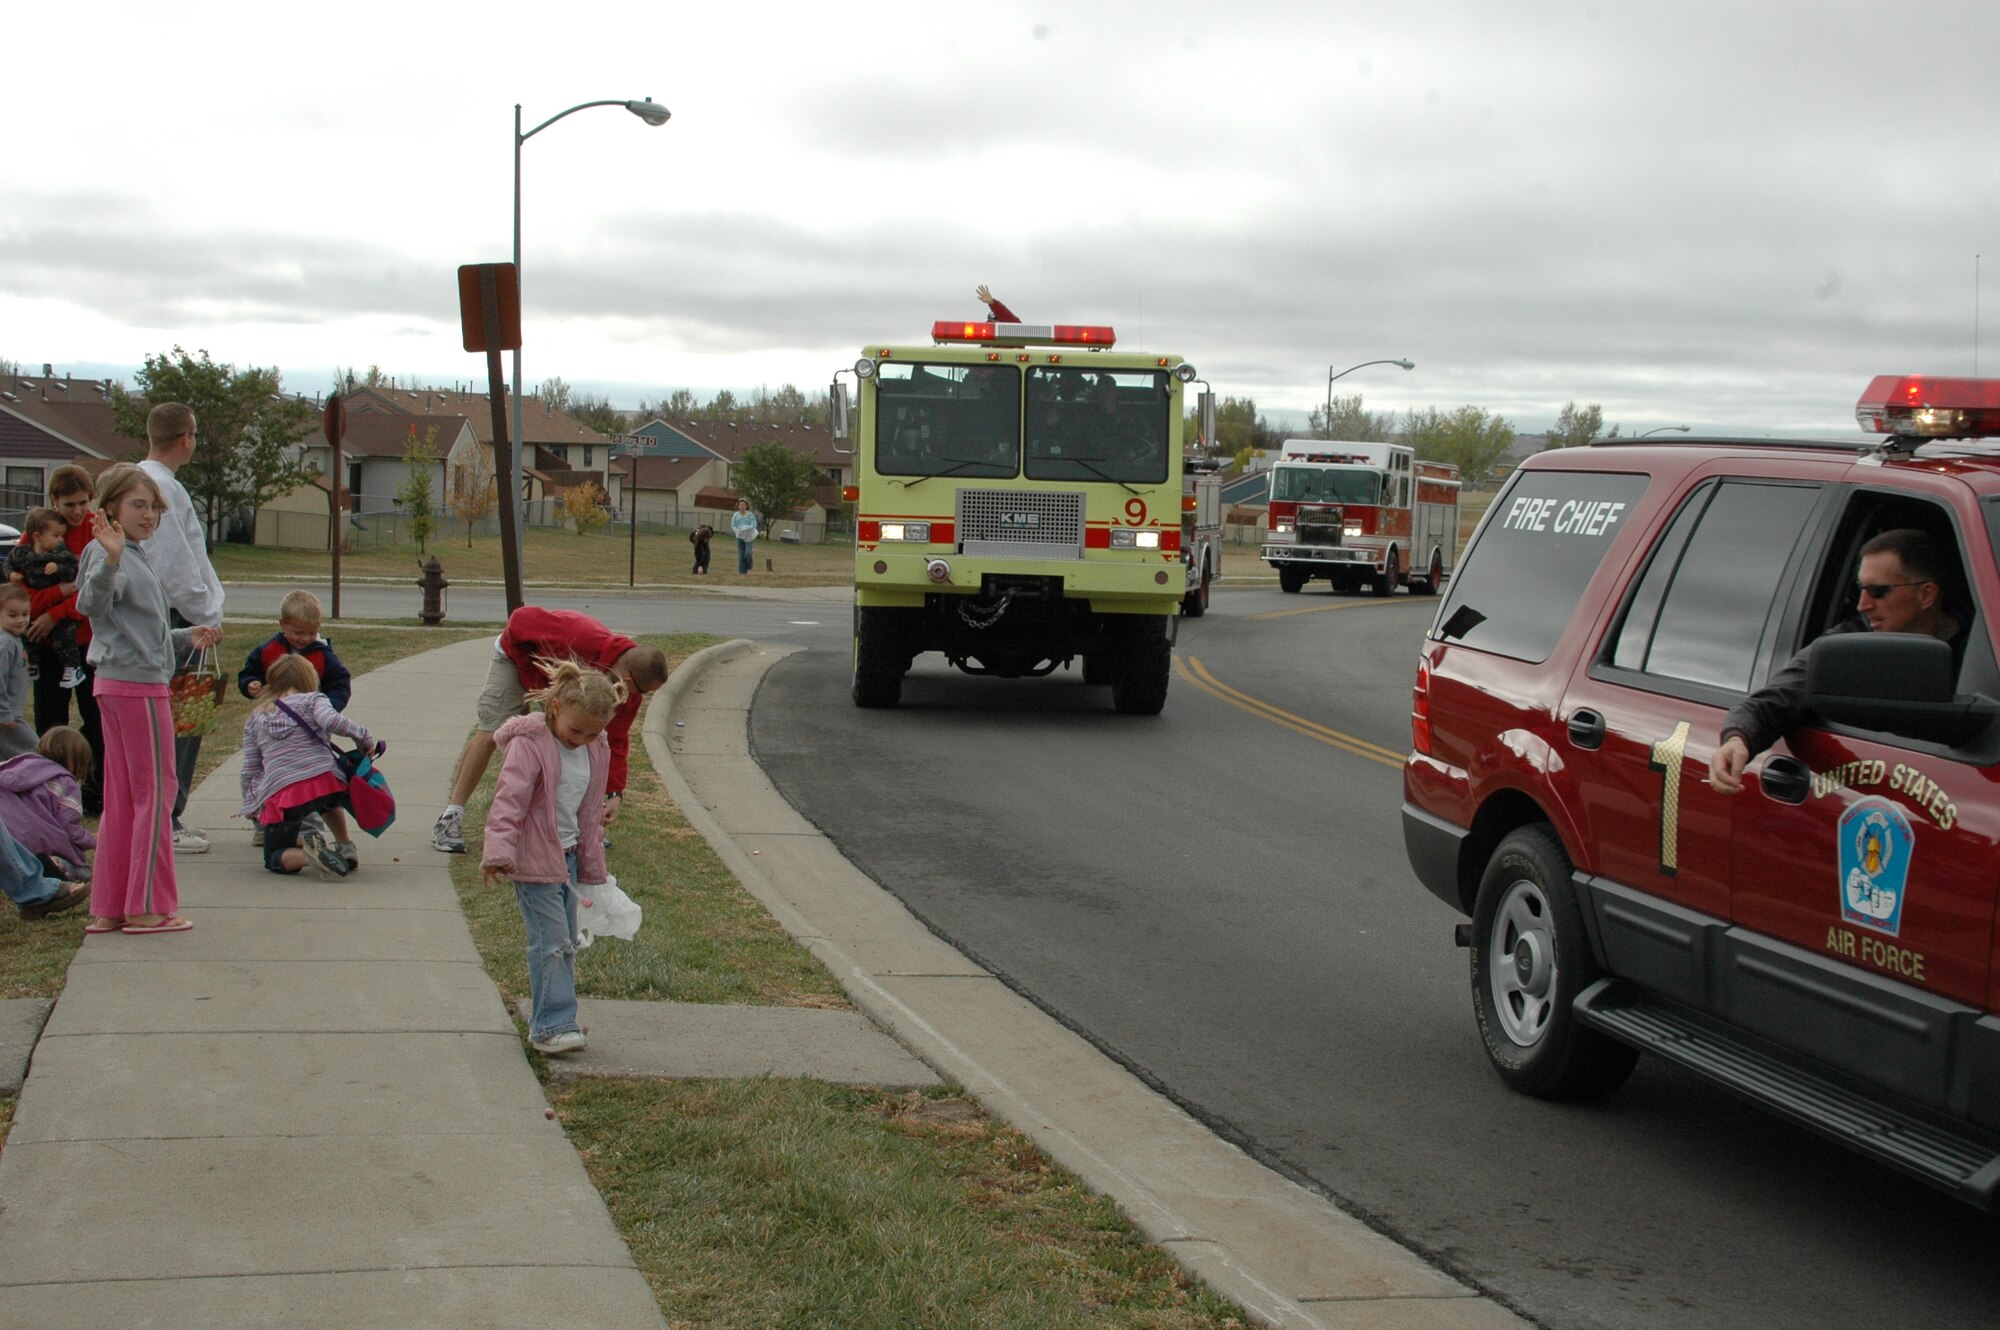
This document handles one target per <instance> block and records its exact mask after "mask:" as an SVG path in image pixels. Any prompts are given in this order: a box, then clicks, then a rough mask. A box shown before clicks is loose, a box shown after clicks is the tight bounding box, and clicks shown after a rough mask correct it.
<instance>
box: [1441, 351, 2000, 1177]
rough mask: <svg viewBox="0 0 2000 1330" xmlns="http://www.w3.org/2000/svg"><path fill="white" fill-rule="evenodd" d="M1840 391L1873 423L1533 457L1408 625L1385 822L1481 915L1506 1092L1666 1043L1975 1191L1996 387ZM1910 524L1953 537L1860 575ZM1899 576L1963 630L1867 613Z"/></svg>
mask: <svg viewBox="0 0 2000 1330" xmlns="http://www.w3.org/2000/svg"><path fill="white" fill-rule="evenodd" d="M1857 414H1858V416H1859V417H1860V420H1861V423H1862V425H1863V427H1864V429H1865V430H1868V431H1871V432H1872V433H1874V434H1877V435H1882V436H1886V438H1884V439H1883V440H1882V441H1880V442H1879V444H1877V443H1871V442H1868V441H1861V442H1856V443H1837V442H1781V441H1775V440H1769V439H1762V440H1748V439H1692V438H1690V439H1676V440H1674V441H1672V442H1662V441H1658V440H1647V441H1644V442H1641V441H1636V440H1630V441H1628V440H1618V439H1612V440H1600V441H1598V442H1596V443H1593V444H1591V445H1590V446H1588V447H1583V448H1572V449H1565V450H1557V451H1551V452H1545V453H1542V454H1540V455H1538V456H1536V457H1533V458H1531V459H1530V460H1529V461H1528V462H1527V464H1526V465H1524V466H1523V467H1522V468H1521V469H1520V470H1519V471H1518V472H1517V473H1516V474H1515V475H1514V476H1513V477H1512V479H1511V480H1510V481H1509V482H1508V484H1507V485H1506V487H1505V489H1504V490H1503V491H1502V492H1501V493H1500V495H1499V496H1498V497H1497V498H1496V500H1495V501H1494V503H1493V506H1492V508H1491V509H1490V510H1489V511H1488V512H1487V514H1486V516H1485V518H1484V519H1483V520H1482V521H1481V523H1480V526H1479V529H1478V531H1477V532H1476V533H1475V534H1474V536H1473V538H1472V542H1471V544H1470V545H1469V546H1468V548H1467V550H1466V552H1465V555H1464V558H1463V561H1462V563H1461V565H1460V568H1459V571H1458V574H1457V576H1456V577H1454V578H1453V579H1452V581H1451V584H1450V587H1449V594H1448V595H1447V596H1446V598H1445V599H1444V600H1443V601H1442V602H1441V603H1440V605H1439V607H1438V613H1437V617H1436V620H1435V621H1434V622H1433V624H1432V626H1431V628H1430V631H1429V633H1428V635H1427V637H1426V640H1425V642H1424V646H1423V651H1422V656H1421V659H1420V661H1419V664H1418V668H1417V678H1416V693H1415V702H1414V708H1413V715H1412V730H1413V740H1414V742H1413V751H1412V753H1411V754H1410V758H1409V761H1408V763H1407V765H1406V766H1405V768H1404V777H1403V790H1404V804H1403V829H1404V839H1405V844H1406V846H1407V848H1408V851H1409V857H1410V863H1411V865H1412V866H1413V867H1414V868H1415V870H1416V873H1417V876H1418V878H1419V879H1421V881H1422V882H1423V883H1424V885H1425V886H1426V887H1428V888H1429V889H1430V890H1431V891H1432V892H1433V893H1434V894H1436V895H1437V896H1439V897H1441V898H1442V899H1443V900H1444V901H1445V902H1446V903H1447V904H1448V905H1450V906H1452V907H1453V908H1454V909H1456V910H1458V911H1460V912H1461V913H1463V914H1465V915H1467V916H1469V917H1470V919H1471V923H1470V924H1469V925H1466V924H1460V925H1459V926H1458V938H1459V941H1460V943H1461V945H1469V947H1470V950H1471V961H1472V963H1471V971H1472V1004H1473V1010H1474V1014H1475V1016H1476V1018H1477V1023H1478V1028H1479V1032H1480V1035H1481V1037H1482V1039H1483V1041H1484V1043H1485V1047H1486V1051H1487V1054H1488V1055H1489V1057H1490V1058H1491V1061H1492V1063H1493V1066H1494V1068H1495V1069H1496V1070H1497V1071H1498V1072H1499V1074H1500V1076H1501V1078H1502V1079H1503V1080H1504V1081H1506V1082H1507V1083H1508V1084H1509V1085H1511V1086H1513V1087H1514V1088H1516V1089H1518V1090H1521V1091H1523V1092H1525V1093H1528V1094H1533V1095H1540V1096H1544V1097H1549V1098H1571V1099H1581V1098H1588V1097H1591V1096H1594V1095H1599V1094H1604V1093H1606V1092H1609V1091H1610V1090H1613V1089H1615V1088H1616V1087H1617V1086H1618V1085H1619V1084H1620V1083H1621V1082H1622V1081H1623V1080H1624V1078H1625V1076H1626V1075H1627V1074H1628V1073H1629V1072H1630V1070H1631V1068H1632V1066H1633V1063H1634V1061H1635V1060H1636V1059H1637V1057H1638V1055H1639V1054H1640V1053H1641V1052H1647V1053H1653V1054H1656V1055H1658V1056H1661V1057H1665V1058H1671V1059H1672V1060H1674V1061H1675V1062H1678V1063H1680V1064H1682V1065H1683V1066H1685V1067H1688V1068H1690V1069H1692V1070H1694V1071H1697V1072H1700V1073H1702V1074H1704V1075H1706V1076H1708V1077H1711V1078H1713V1079H1714V1080H1715V1081H1717V1082H1720V1083H1721V1084H1722V1085H1723V1086H1725V1087H1727V1088H1728V1089H1730V1090H1731V1091H1734V1092H1735V1093H1737V1094H1740V1095H1743V1096H1746V1097H1748V1098H1750V1099H1753V1100H1755V1101H1757V1102H1759V1103H1761V1104H1764V1105H1765V1106H1767V1107H1769V1108H1772V1109H1774V1110H1776V1111H1778V1112H1780V1113H1782V1114H1785V1115H1786V1116H1788V1117H1790V1118H1792V1119H1793V1120H1794V1121H1796V1122H1799V1123H1801V1124H1803V1125H1805V1126H1808V1127H1810V1128H1812V1129H1814V1130H1816V1131H1819V1132H1821V1133H1824V1134H1825V1135H1827V1136H1829V1137H1831V1138H1833V1139H1835V1140H1837V1141H1839V1142H1841V1143H1843V1144H1845V1145H1847V1146H1850V1147H1852V1148H1853V1149H1855V1150H1858V1151H1861V1152H1862V1153H1864V1154H1867V1155H1869V1156H1871V1157H1873V1158H1875V1159H1877V1160H1879V1161H1881V1162H1883V1163H1885V1164H1888V1165H1890V1166H1892V1167H1895V1168H1898V1169H1901V1170H1903V1171H1905V1172H1907V1173H1910V1174H1912V1175H1914V1176H1916V1177H1918V1178H1920V1179H1922V1180H1923V1181H1925V1182H1928V1183H1930V1184H1931V1185H1933V1186H1937V1187H1940V1188H1943V1189H1945V1190H1947V1191H1949V1192H1951V1193H1953V1194H1954V1195H1956V1196H1958V1197H1960V1198H1961V1199H1963V1200H1966V1201H1968V1202H1970V1203H1972V1204H1974V1205H1977V1206H1980V1207H1981V1208H1984V1209H1988V1210H1992V1209H1994V1208H1995V1207H1996V1202H2000V1016H1996V1014H1995V1013H1996V1012H2000V926H1996V925H2000V916H1997V915H1996V905H2000V663H1996V655H1995V643H1996V635H1995V615H1996V613H2000V562H1996V555H2000V380H1985V379H1938V378H1919V377H1894V376H1887V377H1883V378H1878V379H1876V380H1875V381H1874V382H1873V383H1872V384H1870V385H1869V388H1868V391H1867V392H1866V393H1865V394H1864V395H1863V396H1862V398H1861V401H1860V404H1859V406H1858V408H1857ZM1989 439H1990V440H1992V441H1991V442H1989V441H1988V440H1989ZM1912 531H1915V532H1921V533H1924V538H1921V543H1922V544H1924V546H1925V547H1926V548H1927V549H1928V550H1929V552H1930V554H1931V555H1932V556H1933V559H1934V561H1935V562H1936V563H1938V564H1939V565H1940V566H1938V567H1936V568H1935V569H1921V570H1918V573H1921V576H1919V575H1918V573H1909V572H1906V573H1905V574H1904V575H1903V576H1901V577H1898V578H1897V579H1895V584H1894V585H1889V586H1885V585H1882V581H1883V580H1887V579H1881V578H1880V574H1879V572H1871V573H1870V574H1869V577H1875V578H1877V579H1878V580H1876V581H1874V582H1872V583H1871V582H1869V580H1868V578H1865V577H1864V576H1863V563H1864V560H1867V559H1871V558H1873V559H1880V558H1881V557H1882V556H1880V555H1877V554H1874V553H1873V551H1872V550H1871V551H1869V552H1867V553H1864V550H1863V547H1864V546H1867V545H1869V543H1870V542H1871V541H1872V540H1874V539H1875V538H1876V537H1878V536H1884V537H1886V538H1887V539H1890V540H1895V539H1904V540H1907V538H1908V535H1909V533H1910V532H1912ZM1890 533H1893V534H1890ZM1882 566H1883V565H1882V564H1880V563H1879V562H1878V563H1873V564H1871V565H1870V567H1871V568H1873V569H1878V570H1879V568H1881V567H1882ZM1891 566H1894V565H1893V564H1892V565H1891ZM1898 594H1909V595H1913V596H1921V597H1924V598H1926V603H1927V604H1930V603H1934V604H1937V605H1940V606H1945V607H1949V610H1950V616H1951V622H1952V623H1954V624H1956V625H1957V629H1958V630H1957V632H1956V635H1955V637H1954V639H1953V640H1952V641H1950V642H1947V641H1944V640H1941V636H1940V635H1939V634H1937V633H1928V634H1927V633H1919V632H1910V631H1903V632H1896V631H1872V632H1871V631H1866V630H1865V626H1864V625H1860V624H1856V623H1854V622H1853V619H1854V616H1855V613H1856V610H1857V608H1862V609H1867V608H1869V607H1870V606H1872V605H1875V604H1876V603H1878V601H1880V600H1886V598H1887V597H1890V596H1894V595H1898ZM1932 598H1934V600H1933V599H1932ZM1857 628H1862V629H1863V630H1862V631H1856V629H1857ZM1795 657H1798V658H1799V662H1800V664H1799V665H1798V666H1797V667H1796V668H1793V667H1792V666H1793V664H1794V658H1795ZM1781 671H1782V672H1783V674H1784V676H1785V678H1786V679H1787V680H1788V681H1789V685H1788V686H1789V688H1790V696H1791V700H1792V702H1793V703H1794V704H1795V705H1794V707H1793V709H1792V710H1791V711H1790V712H1788V713H1786V714H1787V715H1788V716H1790V717H1793V718H1794V719H1795V720H1796V723H1794V724H1792V726H1791V728H1789V729H1785V730H1783V731H1782V733H1779V734H1777V735H1776V736H1775V739H1774V741H1773V742H1771V743H1770V746H1769V747H1768V748H1766V749H1764V750H1763V751H1761V752H1758V753H1755V754H1754V755H1753V756H1752V757H1751V758H1750V761H1749V764H1748V766H1747V768H1745V769H1744V771H1743V775H1742V777H1741V781H1740V788H1739V789H1738V790H1736V791H1735V792H1733V793H1725V792H1723V791H1722V790H1721V789H1720V788H1718V786H1717V785H1711V783H1710V775H1711V773H1710V760H1711V758H1712V757H1713V756H1714V755H1715V753H1716V750H1717V748H1718V747H1720V746H1721V744H1722V742H1723V739H1724V735H1723V733H1722V731H1723V727H1724V720H1725V717H1726V716H1727V715H1728V714H1729V713H1730V711H1731V709H1732V708H1734V707H1736V706H1738V704H1740V703H1743V702H1744V701H1745V699H1746V697H1749V698H1752V700H1753V702H1757V701H1761V699H1763V698H1764V697H1767V696H1768V694H1767V693H1760V692H1759V690H1760V689H1764V688H1765V686H1766V684H1767V683H1768V682H1770V681H1771V680H1772V676H1773V675H1776V674H1779V673H1780V672H1781ZM1722 783H1727V782H1722Z"/></svg>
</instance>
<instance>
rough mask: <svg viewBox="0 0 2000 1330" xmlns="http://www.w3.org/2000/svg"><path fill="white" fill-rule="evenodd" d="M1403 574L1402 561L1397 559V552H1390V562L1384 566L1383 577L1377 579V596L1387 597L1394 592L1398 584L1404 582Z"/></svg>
mask: <svg viewBox="0 0 2000 1330" xmlns="http://www.w3.org/2000/svg"><path fill="white" fill-rule="evenodd" d="M1402 572H1403V565H1402V561H1401V560H1400V559H1398V558H1397V557H1396V551H1395V550H1393V549H1392V550H1390V551H1389V559H1388V562H1386V563H1384V564H1383V565H1382V575H1381V576H1380V577H1378V578H1376V579H1375V594H1376V595H1378V596H1386V595H1388V594H1389V593H1390V592H1391V591H1394V590H1395V589H1396V583H1398V582H1400V581H1402V580H1403V577H1402Z"/></svg>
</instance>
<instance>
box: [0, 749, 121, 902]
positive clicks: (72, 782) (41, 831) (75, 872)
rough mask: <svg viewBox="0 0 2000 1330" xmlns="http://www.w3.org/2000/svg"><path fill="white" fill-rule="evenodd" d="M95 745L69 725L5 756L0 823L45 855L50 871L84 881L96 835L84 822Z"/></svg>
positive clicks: (41, 856)
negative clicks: (27, 748)
mask: <svg viewBox="0 0 2000 1330" xmlns="http://www.w3.org/2000/svg"><path fill="white" fill-rule="evenodd" d="M89 779H90V745H89V744H88V743H86V742H84V738H83V736H82V735H81V734H78V733H77V732H76V731H75V730H73V729H71V728H70V727H69V726H67V725H56V726H53V727H51V728H50V730H49V732H48V733H47V734H44V735H43V736H42V741H41V743H40V745H39V746H38V747H37V749H36V751H34V752H32V753H23V754H22V755H21V756H19V757H15V758H9V759H8V760H7V761H5V762H0V823H5V824H6V827H7V830H8V832H9V833H10V834H11V835H12V836H13V837H14V839H15V840H17V841H19V842H21V844H23V845H25V846H27V847H28V849H29V850H30V851H32V852H33V853H34V855H35V857H36V858H38V859H40V860H41V861H42V866H43V868H45V869H52V870H56V871H52V872H50V874H49V876H51V877H57V878H69V879H73V880H75V881H79V882H81V881H85V880H87V879H88V878H89V877H90V869H89V867H88V865H89V863H90V852H91V851H92V850H94V849H96V848H97V837H95V836H93V835H91V834H90V830H89V828H87V827H85V826H84V825H83V786H82V782H84V781H86V780H89Z"/></svg>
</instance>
